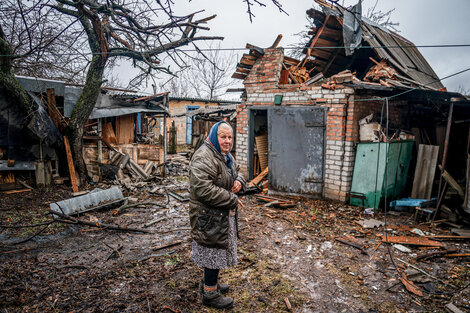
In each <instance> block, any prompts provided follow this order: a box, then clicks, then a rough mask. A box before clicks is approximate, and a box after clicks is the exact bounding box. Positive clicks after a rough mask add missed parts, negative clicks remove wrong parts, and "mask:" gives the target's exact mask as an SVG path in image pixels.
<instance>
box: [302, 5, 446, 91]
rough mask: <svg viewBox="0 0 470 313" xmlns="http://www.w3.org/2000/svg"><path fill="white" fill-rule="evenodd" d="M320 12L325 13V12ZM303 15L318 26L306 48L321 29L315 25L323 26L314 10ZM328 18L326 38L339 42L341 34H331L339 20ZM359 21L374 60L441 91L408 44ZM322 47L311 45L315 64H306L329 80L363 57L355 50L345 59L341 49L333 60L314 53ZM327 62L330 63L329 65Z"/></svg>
mask: <svg viewBox="0 0 470 313" xmlns="http://www.w3.org/2000/svg"><path fill="white" fill-rule="evenodd" d="M323 9H324V10H325V9H326V8H323ZM332 10H333V9H329V11H328V12H327V14H331V11H332ZM334 10H335V11H337V13H342V10H341V9H338V8H336V9H334ZM307 13H308V15H309V16H310V17H311V18H314V20H315V21H316V22H315V24H318V25H316V26H317V28H316V31H315V32H314V33H313V34H312V37H311V39H310V41H309V43H308V44H307V46H310V45H311V43H312V42H313V39H314V38H315V35H316V32H318V31H319V29H321V27H319V25H322V24H323V21H324V20H325V13H322V12H321V11H318V10H315V9H310V10H309V11H308V12H307ZM336 15H338V14H336ZM331 17H333V18H329V19H328V23H327V30H328V33H329V36H330V37H331V36H332V35H335V34H336V37H337V38H338V39H343V38H342V36H343V35H342V33H341V32H338V31H335V29H336V30H337V29H338V28H342V27H343V26H342V20H341V17H337V16H333V15H332V16H331ZM362 19H363V20H362V21H361V29H362V40H363V45H370V46H372V47H373V48H372V49H373V50H374V51H375V53H376V54H377V57H378V58H380V59H385V60H388V61H389V63H390V64H391V65H392V66H393V67H394V68H395V69H396V70H398V71H399V73H400V74H401V75H402V76H404V77H406V78H408V79H410V80H413V81H415V82H416V83H417V84H418V85H425V86H426V87H429V88H430V89H436V90H437V89H440V88H443V87H444V86H443V85H442V83H441V82H440V81H439V77H438V76H437V75H436V73H435V72H434V70H433V69H432V68H431V66H430V65H429V63H428V62H427V61H426V59H425V58H424V57H423V55H422V54H421V53H420V52H419V50H418V48H417V47H416V46H415V45H414V44H413V43H412V42H410V41H409V40H407V39H406V38H404V37H402V36H400V35H398V34H396V33H393V32H391V31H390V30H388V29H387V28H385V27H383V26H380V25H378V24H377V23H374V22H373V21H371V20H369V19H367V18H365V17H362ZM321 36H324V35H320V37H321ZM322 46H324V44H322V43H321V42H320V41H319V42H317V43H315V45H314V46H313V48H314V49H313V50H312V53H311V56H313V57H315V60H310V61H309V62H311V63H312V64H315V65H316V66H317V67H318V69H319V71H322V72H323V74H325V76H330V75H332V74H335V73H336V72H338V71H341V70H344V69H349V68H348V67H349V66H351V62H352V61H351V60H352V59H351V58H355V57H357V58H359V57H363V56H365V54H363V55H361V53H360V51H359V50H357V51H356V52H355V56H354V57H346V56H345V55H344V49H341V51H340V53H338V54H337V56H336V57H335V56H334V53H335V52H334V51H330V50H329V49H324V48H322V49H318V48H317V49H315V48H316V47H322ZM304 53H306V50H304ZM365 57H367V56H365ZM367 61H368V60H367ZM329 62H332V63H331V64H330V63H329ZM368 62H370V61H368ZM327 64H330V67H329V69H328V70H327V71H326V72H327V73H325V70H324V68H325V67H327Z"/></svg>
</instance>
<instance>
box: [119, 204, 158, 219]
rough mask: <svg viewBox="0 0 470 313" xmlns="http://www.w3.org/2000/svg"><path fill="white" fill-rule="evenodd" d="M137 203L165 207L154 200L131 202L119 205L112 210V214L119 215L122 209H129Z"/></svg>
mask: <svg viewBox="0 0 470 313" xmlns="http://www.w3.org/2000/svg"><path fill="white" fill-rule="evenodd" d="M139 205H155V206H158V207H160V208H162V209H166V208H167V207H166V206H165V205H163V204H160V203H156V202H142V203H133V204H124V205H122V206H120V207H119V208H117V209H115V210H113V215H114V216H116V215H119V214H121V213H122V212H123V211H124V210H126V209H129V208H134V207H137V206H139Z"/></svg>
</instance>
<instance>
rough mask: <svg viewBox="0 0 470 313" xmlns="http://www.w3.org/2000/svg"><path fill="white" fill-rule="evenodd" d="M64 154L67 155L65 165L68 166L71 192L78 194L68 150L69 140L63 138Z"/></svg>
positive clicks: (70, 155)
mask: <svg viewBox="0 0 470 313" xmlns="http://www.w3.org/2000/svg"><path fill="white" fill-rule="evenodd" d="M64 145H65V153H66V154H67V164H68V165H69V172H70V181H71V182H72V190H73V192H78V184H77V176H76V175H75V167H74V166H73V158H72V151H71V150H70V144H69V140H68V139H67V137H66V136H64Z"/></svg>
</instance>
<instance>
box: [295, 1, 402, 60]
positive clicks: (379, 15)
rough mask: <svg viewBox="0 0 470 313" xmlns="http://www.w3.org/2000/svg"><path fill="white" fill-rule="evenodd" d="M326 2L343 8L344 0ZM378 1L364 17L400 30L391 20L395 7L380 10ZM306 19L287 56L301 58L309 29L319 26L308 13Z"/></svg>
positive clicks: (395, 30) (307, 39)
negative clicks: (340, 1) (303, 27)
mask: <svg viewBox="0 0 470 313" xmlns="http://www.w3.org/2000/svg"><path fill="white" fill-rule="evenodd" d="M325 1H326V0H323V1H319V2H322V3H325ZM328 2H330V3H331V4H332V5H333V4H335V5H338V6H340V7H343V8H344V1H342V5H339V4H338V1H334V0H328ZM378 3H379V0H376V1H375V3H374V5H373V6H372V7H370V8H369V9H368V10H367V14H366V15H365V17H367V18H368V19H369V20H371V21H373V22H375V23H377V24H379V25H381V26H383V27H385V28H388V29H390V30H392V31H394V32H396V33H399V32H400V30H398V28H397V27H398V26H399V25H400V23H398V22H393V21H392V13H393V12H394V11H395V9H391V10H388V11H385V12H383V11H381V10H377V4H378ZM313 8H314V9H317V8H315V6H314V7H313ZM344 9H347V8H344ZM306 19H307V23H308V24H307V25H306V26H305V27H306V29H305V30H303V31H301V32H298V33H297V34H295V36H296V37H297V38H299V42H298V43H295V44H291V45H289V47H290V48H291V49H290V52H289V56H291V57H293V58H298V59H301V58H303V56H304V55H303V52H302V51H303V50H304V47H305V46H306V45H307V44H308V43H309V41H310V39H311V36H310V35H309V31H310V30H311V29H312V28H314V27H319V25H316V24H315V21H313V20H312V19H311V18H310V17H309V16H308V15H307V17H306Z"/></svg>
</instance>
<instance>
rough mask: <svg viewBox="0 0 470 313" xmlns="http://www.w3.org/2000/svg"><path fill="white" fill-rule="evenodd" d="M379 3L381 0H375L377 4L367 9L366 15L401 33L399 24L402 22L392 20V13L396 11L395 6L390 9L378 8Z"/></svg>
mask: <svg viewBox="0 0 470 313" xmlns="http://www.w3.org/2000/svg"><path fill="white" fill-rule="evenodd" d="M378 3H379V0H375V4H374V5H373V6H372V7H370V8H369V9H368V10H367V14H366V17H367V18H368V19H369V20H371V21H373V22H375V23H377V24H379V25H381V26H383V27H385V28H388V29H390V30H392V31H394V32H396V33H399V32H400V30H399V29H398V26H400V23H398V22H394V21H392V13H393V12H394V11H395V8H393V9H391V10H388V11H382V10H377V4H378Z"/></svg>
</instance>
